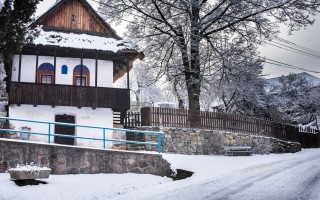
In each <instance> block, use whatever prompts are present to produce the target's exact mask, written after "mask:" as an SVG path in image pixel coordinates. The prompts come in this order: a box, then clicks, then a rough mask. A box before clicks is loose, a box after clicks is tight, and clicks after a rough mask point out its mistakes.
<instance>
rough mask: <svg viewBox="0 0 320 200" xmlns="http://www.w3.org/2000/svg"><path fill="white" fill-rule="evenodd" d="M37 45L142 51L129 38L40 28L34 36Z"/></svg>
mask: <svg viewBox="0 0 320 200" xmlns="http://www.w3.org/2000/svg"><path fill="white" fill-rule="evenodd" d="M31 43H33V44H35V45H53V46H59V47H70V48H76V49H95V50H102V51H112V52H118V51H123V50H134V51H137V52H140V50H139V48H138V46H137V45H136V44H134V43H132V42H131V41H129V40H126V39H122V40H117V39H114V38H106V37H99V36H92V35H87V34H74V33H63V32H55V31H44V30H43V29H40V32H39V35H38V36H37V37H36V38H34V40H33V42H31Z"/></svg>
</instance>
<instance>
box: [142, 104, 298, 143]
mask: <svg viewBox="0 0 320 200" xmlns="http://www.w3.org/2000/svg"><path fill="white" fill-rule="evenodd" d="M141 115H142V116H141V123H142V124H141V125H142V126H160V125H162V126H164V127H177V128H201V129H208V130H224V131H229V132H234V133H244V134H251V135H261V136H268V137H275V138H278V139H283V140H288V141H297V133H298V131H297V128H296V127H295V126H292V125H289V124H284V123H279V122H275V121H272V120H270V119H258V118H253V117H246V116H239V115H232V114H225V113H218V112H206V111H194V110H184V109H172V108H158V107H152V108H151V107H148V108H142V109H141ZM195 119H196V121H198V123H194V120H195Z"/></svg>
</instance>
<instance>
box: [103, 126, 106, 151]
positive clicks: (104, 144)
mask: <svg viewBox="0 0 320 200" xmlns="http://www.w3.org/2000/svg"><path fill="white" fill-rule="evenodd" d="M105 148H106V129H105V128H104V129H103V149H105Z"/></svg>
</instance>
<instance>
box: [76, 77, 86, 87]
mask: <svg viewBox="0 0 320 200" xmlns="http://www.w3.org/2000/svg"><path fill="white" fill-rule="evenodd" d="M80 83H81V78H80V76H77V77H76V85H79V86H80ZM82 85H83V86H86V85H87V81H86V77H82Z"/></svg>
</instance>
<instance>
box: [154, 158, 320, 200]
mask: <svg viewBox="0 0 320 200" xmlns="http://www.w3.org/2000/svg"><path fill="white" fill-rule="evenodd" d="M319 190H320V154H319V155H318V156H317V157H314V156H308V157H299V158H294V159H289V160H282V161H281V160H280V161H274V162H271V163H267V164H262V165H257V166H253V167H248V168H245V169H243V170H239V171H235V172H231V173H228V174H225V175H223V176H220V177H218V178H212V179H211V180H208V181H206V182H204V183H200V184H195V185H190V186H188V187H185V188H183V189H180V190H178V191H168V194H167V195H161V196H158V197H159V198H157V197H155V198H152V199H181V200H182V199H183V200H186V199H190V200H191V199H192V200H193V199H230V200H231V199H234V200H241V199H243V200H248V199H266V200H270V199H283V200H289V199H312V200H320V191H319Z"/></svg>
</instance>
